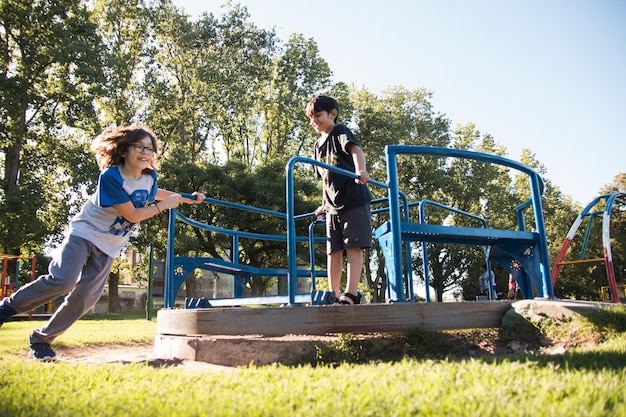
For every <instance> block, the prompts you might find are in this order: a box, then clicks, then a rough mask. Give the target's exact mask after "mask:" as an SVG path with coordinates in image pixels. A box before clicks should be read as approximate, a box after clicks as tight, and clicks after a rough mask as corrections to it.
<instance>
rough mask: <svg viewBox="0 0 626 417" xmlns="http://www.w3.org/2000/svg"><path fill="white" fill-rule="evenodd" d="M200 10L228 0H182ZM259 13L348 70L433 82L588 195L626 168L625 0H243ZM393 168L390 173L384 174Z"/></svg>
mask: <svg viewBox="0 0 626 417" xmlns="http://www.w3.org/2000/svg"><path fill="white" fill-rule="evenodd" d="M173 2H174V4H175V5H177V6H179V7H182V8H184V10H185V11H186V13H187V14H189V15H190V16H192V17H196V16H198V15H199V14H200V13H202V12H205V11H206V12H211V13H213V14H214V15H216V16H220V15H222V14H223V11H224V9H222V7H221V5H222V4H223V3H224V1H222V0H217V1H214V0H202V1H200V0H173ZM235 3H236V2H235ZM239 3H240V4H243V5H245V6H246V7H247V8H248V11H249V13H250V20H251V21H252V22H254V23H255V24H256V25H257V26H258V27H260V28H264V29H271V28H273V27H274V28H275V29H276V31H277V34H278V35H279V37H280V38H281V39H282V40H283V41H285V42H286V41H287V40H288V38H289V35H290V34H291V33H294V32H295V33H301V34H303V35H304V36H305V38H313V39H314V40H315V41H316V42H317V44H318V47H319V50H320V56H321V57H322V58H324V59H325V60H326V61H327V62H328V64H329V65H330V68H331V70H332V71H333V80H334V81H343V82H346V83H348V84H352V83H353V84H354V85H356V86H357V87H365V88H367V89H368V90H369V91H371V92H373V93H380V92H382V91H383V90H384V89H385V88H387V87H390V86H396V85H401V86H403V87H405V88H408V89H414V88H418V87H425V88H426V89H428V90H430V91H432V92H433V93H434V97H433V100H432V103H433V105H434V110H435V112H437V113H443V114H445V115H446V116H447V117H448V118H449V119H450V120H451V121H452V123H453V125H455V124H457V123H461V124H465V123H468V122H473V123H474V124H475V125H476V128H477V129H478V130H479V131H480V132H481V133H483V134H490V135H492V136H493V137H494V139H495V140H496V141H497V142H498V143H499V144H501V145H503V146H505V147H506V148H507V150H508V157H509V158H510V159H513V160H519V159H520V155H521V150H522V149H523V148H528V149H530V150H531V151H533V152H534V153H535V156H536V158H537V159H538V160H539V162H541V163H542V164H544V166H545V167H546V169H547V173H546V175H545V177H546V178H547V179H548V180H550V181H551V182H552V183H553V184H554V185H555V186H557V187H559V188H560V189H561V191H562V192H563V193H564V194H566V195H569V196H571V197H572V198H573V199H574V200H575V201H578V202H579V203H580V204H582V205H583V206H585V205H587V204H588V203H589V202H590V201H591V200H592V199H593V198H594V197H596V196H597V195H598V193H599V190H600V188H601V187H602V186H604V185H606V184H609V183H611V182H612V181H613V178H614V177H615V175H617V174H618V173H620V172H626V140H625V138H626V133H625V132H624V128H623V125H624V122H625V121H626V1H624V0H517V1H513V0H428V1H426V0H387V1H376V2H373V1H372V2H369V1H363V0H335V1H322V2H305V1H297V0H241V1H239ZM381 180H384V179H381Z"/></svg>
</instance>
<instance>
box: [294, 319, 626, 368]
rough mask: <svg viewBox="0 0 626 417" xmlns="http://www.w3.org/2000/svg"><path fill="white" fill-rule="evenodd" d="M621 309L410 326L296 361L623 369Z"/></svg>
mask: <svg viewBox="0 0 626 417" xmlns="http://www.w3.org/2000/svg"><path fill="white" fill-rule="evenodd" d="M625 311H626V310H625V309H624V308H619V309H615V310H611V309H609V310H604V311H589V312H585V313H584V314H581V315H580V316H579V318H577V319H576V320H573V321H569V322H555V321H551V320H546V321H543V322H542V323H537V324H533V323H531V322H529V321H528V320H526V319H523V318H522V319H520V317H516V316H515V315H511V316H510V317H508V318H506V319H503V326H502V328H500V329H473V330H463V331H447V332H432V331H427V330H422V329H418V328H416V329H412V330H410V331H408V332H406V333H393V334H379V335H368V336H361V337H358V336H356V335H344V336H342V338H341V339H340V340H339V341H336V342H331V343H320V344H316V346H315V353H314V355H313V357H311V356H309V357H302V358H300V360H301V361H302V362H301V363H309V364H311V365H313V366H339V365H341V364H348V363H350V364H365V363H370V362H396V361H399V360H402V359H413V360H445V361H463V360H467V359H470V358H471V359H474V360H480V361H484V362H485V363H490V364H498V363H502V362H520V363H533V364H535V365H536V366H541V367H549V368H551V369H555V368H566V369H584V370H612V371H623V370H624V369H625V368H626V352H625V351H624V348H623V342H622V340H623V339H625V338H626V337H625V335H624V333H625V332H626V314H625ZM555 337H566V339H567V340H561V339H558V338H555ZM611 340H613V342H611ZM616 341H617V342H616ZM553 345H557V346H561V347H562V349H564V350H565V351H564V352H563V353H558V354H545V353H542V352H546V351H547V352H549V351H550V349H546V348H549V347H550V346H553ZM577 346H578V347H577ZM580 346H587V347H585V348H581V347H580Z"/></svg>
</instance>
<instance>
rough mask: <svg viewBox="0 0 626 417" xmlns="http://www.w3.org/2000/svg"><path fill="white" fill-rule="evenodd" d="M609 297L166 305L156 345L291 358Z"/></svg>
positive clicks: (559, 312)
mask: <svg viewBox="0 0 626 417" xmlns="http://www.w3.org/2000/svg"><path fill="white" fill-rule="evenodd" d="M610 305H611V304H606V303H592V302H582V301H572V300H544V299H536V300H519V301H515V302H511V301H491V302H458V303H456V302H450V303H396V304H369V305H357V306H306V307H305V306H300V307H280V308H279V307H276V308H210V309H194V310H182V309H175V310H160V311H159V312H158V317H157V335H156V337H155V340H154V353H155V354H156V355H157V356H158V357H160V358H178V359H183V360H190V361H199V362H208V363H213V364H218V365H225V366H241V365H244V366H245V365H248V364H252V363H254V364H255V365H258V366H261V365H267V364H271V363H282V364H288V365H289V364H294V363H295V362H294V361H296V359H297V358H298V357H302V355H305V354H307V353H311V352H314V350H315V344H316V343H318V342H331V341H335V340H339V338H340V337H341V334H342V333H352V334H372V333H385V332H398V331H407V330H409V329H411V328H422V329H424V330H431V331H440V330H454V329H472V328H497V327H500V326H501V323H502V318H503V317H504V315H505V314H506V313H507V312H508V311H509V310H511V308H513V309H514V310H515V312H516V313H518V314H519V315H521V316H523V317H525V318H527V319H530V320H532V317H533V316H536V317H552V318H556V319H563V318H564V317H571V316H572V315H573V314H575V313H576V312H577V311H580V310H584V309H590V308H595V309H598V308H603V307H604V306H610Z"/></svg>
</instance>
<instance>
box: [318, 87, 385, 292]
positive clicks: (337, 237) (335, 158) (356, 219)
mask: <svg viewBox="0 0 626 417" xmlns="http://www.w3.org/2000/svg"><path fill="white" fill-rule="evenodd" d="M306 115H307V117H308V118H309V121H310V123H311V126H313V129H315V131H316V132H317V133H319V134H320V137H319V138H318V139H317V141H316V142H315V150H314V152H315V159H316V160H317V161H320V162H323V163H325V164H328V165H331V166H335V167H338V168H342V169H345V170H347V171H351V172H354V173H355V174H358V175H359V178H358V179H353V178H351V177H348V176H346V175H343V174H340V173H337V172H332V171H329V170H327V169H323V168H320V167H316V168H315V172H316V175H317V176H318V177H320V178H322V181H323V196H322V205H321V206H320V207H318V208H317V210H316V211H315V214H316V215H319V214H321V213H324V212H325V213H326V237H327V244H326V253H327V269H328V282H329V285H330V291H331V292H333V293H334V295H335V296H336V297H338V299H339V301H338V303H339V304H360V303H361V294H360V293H359V292H358V285H359V280H360V279H361V270H362V268H363V249H364V248H370V247H372V218H371V212H370V201H371V194H370V192H369V189H368V188H367V185H366V183H367V181H368V180H369V174H368V173H367V168H366V163H365V154H364V153H363V149H361V145H360V144H359V142H358V141H357V140H356V138H355V137H354V135H353V134H352V132H351V131H350V129H348V128H347V127H346V126H344V125H342V124H337V116H338V115H339V105H338V104H337V102H336V101H335V100H334V99H333V98H331V97H328V96H317V97H315V98H313V99H312V100H311V101H310V102H309V103H308V104H307V106H306ZM344 253H345V254H346V258H347V284H346V290H345V292H343V293H341V291H340V285H341V272H342V269H343V254H344Z"/></svg>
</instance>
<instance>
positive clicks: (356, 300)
mask: <svg viewBox="0 0 626 417" xmlns="http://www.w3.org/2000/svg"><path fill="white" fill-rule="evenodd" d="M361 297H362V295H361V293H360V292H357V294H356V295H352V294H350V293H349V292H344V293H343V294H341V297H339V301H338V302H337V304H345V305H353V304H361Z"/></svg>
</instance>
